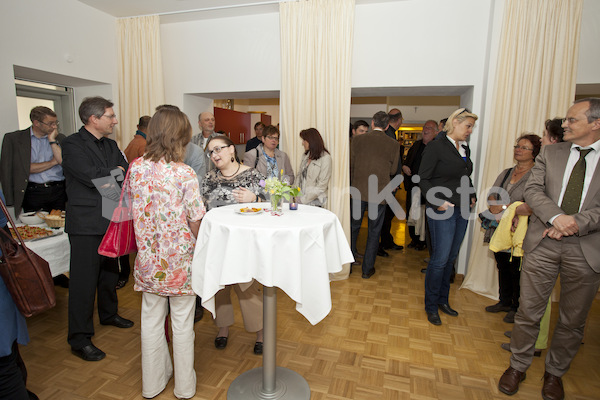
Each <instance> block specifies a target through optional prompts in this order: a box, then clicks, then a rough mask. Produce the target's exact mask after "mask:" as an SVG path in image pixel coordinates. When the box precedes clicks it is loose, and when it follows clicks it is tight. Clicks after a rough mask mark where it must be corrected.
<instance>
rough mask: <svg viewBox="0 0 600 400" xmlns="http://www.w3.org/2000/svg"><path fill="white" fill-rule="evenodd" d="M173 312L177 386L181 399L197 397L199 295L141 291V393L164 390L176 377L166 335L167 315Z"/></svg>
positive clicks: (177, 394) (146, 393) (177, 393)
mask: <svg viewBox="0 0 600 400" xmlns="http://www.w3.org/2000/svg"><path fill="white" fill-rule="evenodd" d="M169 306H170V311H171V326H172V330H173V359H174V364H175V389H174V390H173V393H174V394H175V396H176V397H177V398H179V399H188V398H191V397H194V394H195V393H196V371H195V370H194V337H195V333H194V309H195V307H196V296H170V297H165V296H159V295H156V294H153V293H146V292H143V293H142V396H144V397H145V398H152V397H155V396H157V395H158V394H159V393H160V392H162V391H163V390H164V389H165V387H166V386H167V383H168V382H169V380H170V379H171V377H172V376H173V364H172V363H171V355H170V354H169V345H168V343H167V339H166V337H165V318H166V317H167V312H169Z"/></svg>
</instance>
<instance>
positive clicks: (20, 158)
mask: <svg viewBox="0 0 600 400" xmlns="http://www.w3.org/2000/svg"><path fill="white" fill-rule="evenodd" d="M29 118H30V119H31V126H30V127H29V128H27V129H23V130H22V131H16V132H11V133H7V134H6V135H5V136H4V141H3V142H2V158H1V164H2V171H1V173H0V179H1V181H2V188H3V190H4V194H5V196H6V205H9V206H13V207H14V210H15V215H16V216H17V217H18V216H19V214H20V213H21V208H23V210H24V211H39V210H44V211H51V210H52V209H60V210H64V209H65V203H66V201H67V195H66V193H65V177H64V175H63V170H62V167H61V165H60V164H61V162H62V152H61V148H60V142H62V140H64V138H65V135H63V134H59V133H58V120H57V118H56V113H55V112H54V111H52V110H51V109H49V108H48V107H43V106H38V107H34V108H32V109H31V112H30V114H29Z"/></svg>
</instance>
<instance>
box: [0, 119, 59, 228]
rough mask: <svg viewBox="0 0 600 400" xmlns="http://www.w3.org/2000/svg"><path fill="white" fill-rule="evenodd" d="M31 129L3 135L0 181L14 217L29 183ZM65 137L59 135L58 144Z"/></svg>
mask: <svg viewBox="0 0 600 400" xmlns="http://www.w3.org/2000/svg"><path fill="white" fill-rule="evenodd" d="M30 135H31V127H29V128H27V129H23V130H22V131H15V132H11V133H7V134H6V135H4V140H3V141H2V156H1V158H0V164H1V165H0V181H1V182H2V190H3V191H4V196H5V197H6V205H7V206H13V207H14V209H15V216H17V217H18V216H19V214H20V213H21V205H22V204H23V198H24V197H25V189H27V183H28V182H29V175H30V167H31V136H30ZM65 137H66V136H65V135H63V134H62V133H59V134H58V136H57V137H56V141H57V142H58V143H59V144H60V143H62V141H63V140H64V139H65Z"/></svg>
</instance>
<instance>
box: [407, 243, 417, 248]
mask: <svg viewBox="0 0 600 400" xmlns="http://www.w3.org/2000/svg"><path fill="white" fill-rule="evenodd" d="M416 246H417V243H415V242H414V241H411V242H410V243H409V244H408V245H407V246H406V248H407V249H414V248H415V247H416Z"/></svg>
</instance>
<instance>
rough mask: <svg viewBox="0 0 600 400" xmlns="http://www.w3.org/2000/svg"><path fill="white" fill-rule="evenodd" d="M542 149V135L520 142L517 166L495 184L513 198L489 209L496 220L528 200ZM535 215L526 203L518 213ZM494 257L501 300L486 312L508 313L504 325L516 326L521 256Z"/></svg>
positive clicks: (498, 254)
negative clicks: (527, 186) (529, 181)
mask: <svg viewBox="0 0 600 400" xmlns="http://www.w3.org/2000/svg"><path fill="white" fill-rule="evenodd" d="M541 147H542V142H541V138H540V137H539V136H538V135H534V134H523V135H521V137H519V138H518V139H517V144H516V145H515V149H514V159H515V161H516V162H517V164H516V165H515V166H514V167H512V168H507V169H505V170H504V171H502V172H501V173H500V175H498V178H496V181H495V182H494V186H493V187H494V188H502V189H503V190H504V191H506V193H507V194H508V196H509V199H508V200H509V201H508V203H506V204H493V205H490V206H489V211H490V213H492V214H493V215H494V216H495V217H496V220H498V221H499V220H500V218H501V217H502V213H503V211H504V210H505V209H506V208H507V207H508V206H509V205H510V204H512V203H514V202H515V201H524V198H523V194H524V193H525V185H526V184H527V180H528V179H529V176H530V175H531V168H533V165H534V163H535V157H537V155H538V154H539V153H540V149H541ZM488 200H489V201H493V202H494V203H499V202H498V201H497V196H496V195H491V196H489V197H488ZM531 212H532V211H531V208H530V207H529V206H528V205H527V203H523V204H521V205H520V206H519V207H517V209H516V212H515V213H516V215H531ZM494 231H495V228H490V229H487V230H486V231H485V235H484V242H489V240H490V238H491V237H492V234H493V233H494ZM494 257H495V258H496V264H497V267H498V285H499V295H500V301H499V302H498V303H497V304H494V305H493V306H488V307H486V308H485V310H486V311H487V312H492V313H497V312H501V311H506V312H508V314H506V316H505V317H504V322H508V323H513V322H514V321H515V314H516V313H517V309H518V308H519V288H520V285H519V281H520V275H521V272H520V271H521V257H513V256H512V254H511V252H510V250H506V251H499V252H496V253H494Z"/></svg>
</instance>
